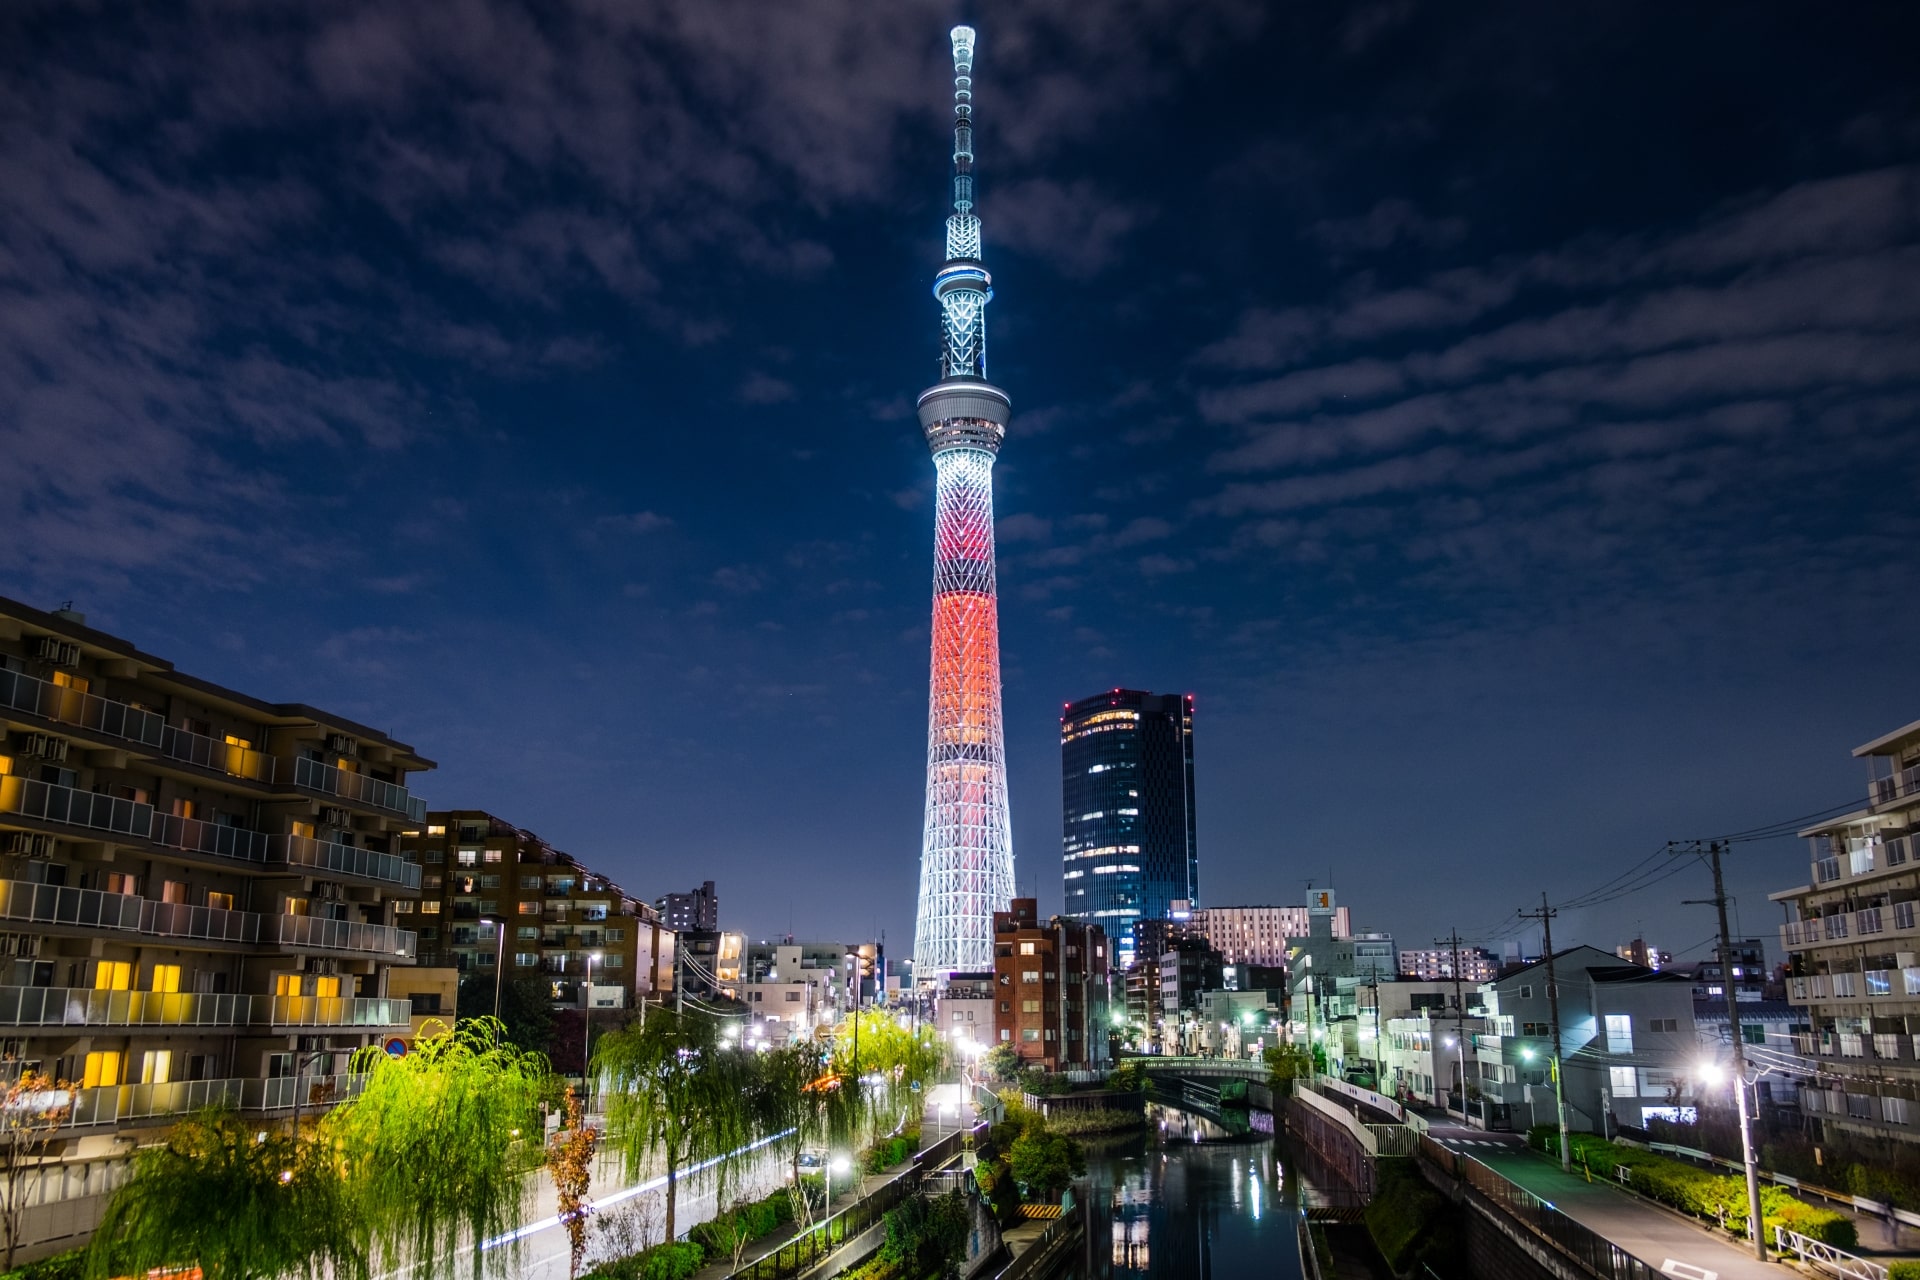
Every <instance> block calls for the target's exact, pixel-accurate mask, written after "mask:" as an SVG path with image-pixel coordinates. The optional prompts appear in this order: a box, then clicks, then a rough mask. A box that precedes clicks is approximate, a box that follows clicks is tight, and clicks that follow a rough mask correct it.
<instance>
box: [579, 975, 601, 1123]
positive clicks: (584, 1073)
mask: <svg viewBox="0 0 1920 1280" xmlns="http://www.w3.org/2000/svg"><path fill="white" fill-rule="evenodd" d="M599 958H600V953H599V952H598V951H589V952H587V986H586V1004H585V1006H584V1007H583V1008H582V1009H581V1011H580V1090H581V1092H582V1093H585V1094H586V1095H587V1101H588V1102H592V1101H593V1063H592V1057H593V962H594V961H596V960H598V959H599Z"/></svg>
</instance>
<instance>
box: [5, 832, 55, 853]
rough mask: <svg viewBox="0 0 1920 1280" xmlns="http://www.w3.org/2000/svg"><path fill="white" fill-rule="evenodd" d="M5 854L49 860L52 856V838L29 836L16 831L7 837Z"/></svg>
mask: <svg viewBox="0 0 1920 1280" xmlns="http://www.w3.org/2000/svg"><path fill="white" fill-rule="evenodd" d="M7 852H8V853H11V854H13V855H14V856H16V857H20V858H51V857H52V856H53V837H52V836H36V835H29V834H28V833H26V832H25V831H16V832H14V833H13V834H12V835H10V836H8V837H7Z"/></svg>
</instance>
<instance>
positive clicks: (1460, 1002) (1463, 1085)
mask: <svg viewBox="0 0 1920 1280" xmlns="http://www.w3.org/2000/svg"><path fill="white" fill-rule="evenodd" d="M1453 1017H1454V1024H1455V1025H1454V1032H1455V1035H1454V1043H1455V1044H1456V1045H1457V1046H1458V1047H1459V1050H1460V1123H1461V1124H1465V1123H1466V1122H1467V998H1466V996H1465V994H1463V989H1462V987H1461V984H1460V930H1459V929H1457V928H1456V929H1455V930H1454V931H1453Z"/></svg>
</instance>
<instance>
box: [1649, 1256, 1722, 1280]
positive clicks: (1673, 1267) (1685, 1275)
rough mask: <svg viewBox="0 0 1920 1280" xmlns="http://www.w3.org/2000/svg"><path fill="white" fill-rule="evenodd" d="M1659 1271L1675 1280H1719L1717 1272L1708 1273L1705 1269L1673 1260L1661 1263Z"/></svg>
mask: <svg viewBox="0 0 1920 1280" xmlns="http://www.w3.org/2000/svg"><path fill="white" fill-rule="evenodd" d="M1660 1270H1661V1272H1662V1274H1665V1275H1670V1276H1673V1277H1674V1278H1675V1280H1720V1273H1719V1272H1718V1271H1709V1270H1707V1269H1706V1268H1705V1267H1696V1266H1694V1265H1693V1264H1692V1263H1690V1262H1680V1261H1678V1260H1676V1259H1674V1258H1668V1259H1667V1260H1666V1261H1665V1262H1663V1263H1661V1264H1660Z"/></svg>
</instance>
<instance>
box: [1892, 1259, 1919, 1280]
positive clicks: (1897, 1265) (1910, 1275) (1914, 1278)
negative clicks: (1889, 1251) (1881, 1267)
mask: <svg viewBox="0 0 1920 1280" xmlns="http://www.w3.org/2000/svg"><path fill="white" fill-rule="evenodd" d="M1887 1280H1920V1262H1890V1263H1888V1264H1887Z"/></svg>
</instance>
